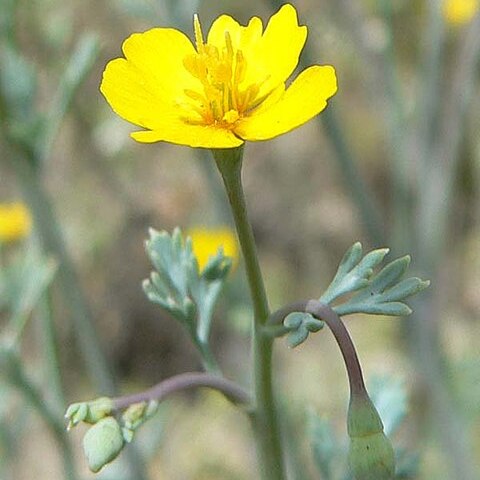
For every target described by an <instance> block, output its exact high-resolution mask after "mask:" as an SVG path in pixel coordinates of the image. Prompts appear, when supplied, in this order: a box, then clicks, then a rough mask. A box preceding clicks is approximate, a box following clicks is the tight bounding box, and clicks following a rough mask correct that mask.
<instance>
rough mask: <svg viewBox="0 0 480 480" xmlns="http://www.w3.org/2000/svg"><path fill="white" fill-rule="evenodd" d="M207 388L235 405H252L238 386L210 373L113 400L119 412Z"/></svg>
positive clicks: (194, 374)
mask: <svg viewBox="0 0 480 480" xmlns="http://www.w3.org/2000/svg"><path fill="white" fill-rule="evenodd" d="M199 387H206V388H212V389H214V390H218V391H219V392H221V393H223V395H225V397H226V398H227V399H228V400H230V401H231V402H232V403H234V404H235V405H243V406H248V405H250V404H251V398H250V395H249V394H248V393H247V392H246V391H245V390H244V389H243V388H242V387H240V386H239V385H238V384H236V383H234V382H232V381H230V380H227V379H226V378H223V377H220V376H218V375H211V374H209V373H197V372H190V373H182V374H180V375H175V376H174V377H171V378H168V379H167V380H164V381H162V382H160V383H157V385H155V386H154V387H152V388H149V389H148V390H145V391H143V392H139V393H135V394H133V395H126V396H123V397H116V398H114V399H112V401H113V404H114V408H115V409H117V410H120V409H124V408H127V407H128V406H130V405H133V404H135V403H141V402H150V401H152V400H156V401H158V402H161V401H162V400H164V399H165V398H166V397H168V396H170V395H172V394H174V393H176V392H180V391H183V390H190V389H192V388H199Z"/></svg>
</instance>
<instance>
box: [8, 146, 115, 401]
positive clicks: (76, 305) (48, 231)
mask: <svg viewBox="0 0 480 480" xmlns="http://www.w3.org/2000/svg"><path fill="white" fill-rule="evenodd" d="M12 154H13V152H12ZM11 163H12V165H13V167H14V168H15V172H16V174H17V178H18V180H19V181H20V183H21V186H22V189H23V193H24V196H25V200H26V202H27V204H28V206H29V208H30V210H31V212H32V215H33V219H34V222H35V227H36V229H37V232H38V236H39V239H40V242H41V244H42V247H43V249H44V251H45V253H46V254H47V255H52V256H53V257H54V258H55V259H56V260H57V261H58V272H57V278H56V280H57V282H56V284H57V285H58V288H59V289H60V290H61V293H62V298H63V299H64V301H65V302H66V304H67V305H68V308H69V310H70V312H71V316H72V327H73V328H74V331H75V334H76V336H77V340H78V342H79V345H80V349H81V352H82V354H83V358H84V361H85V363H86V365H87V368H88V372H89V374H90V375H91V376H92V380H93V381H94V383H95V386H96V388H97V389H98V390H99V391H100V392H102V393H104V394H107V395H112V394H113V393H114V391H115V388H114V382H113V380H112V375H111V372H110V369H109V367H108V365H107V362H106V359H105V358H104V355H103V353H102V349H101V346H100V343H99V340H98V335H97V333H96V331H95V328H94V325H93V320H92V314H91V312H90V309H89V307H88V305H87V302H86V300H85V298H84V296H83V294H82V289H81V287H80V282H79V280H78V277H77V275H76V272H75V270H74V267H73V264H72V261H71V259H70V256H69V254H68V252H67V250H66V247H65V243H64V240H63V235H62V233H61V231H60V226H59V225H58V222H57V219H56V217H55V214H54V212H53V207H52V205H51V202H50V198H49V197H48V194H47V192H45V190H44V189H43V186H42V185H41V180H40V174H39V171H38V170H37V169H36V168H35V167H34V161H30V160H29V159H26V158H24V157H23V156H22V155H15V158H12V162H11Z"/></svg>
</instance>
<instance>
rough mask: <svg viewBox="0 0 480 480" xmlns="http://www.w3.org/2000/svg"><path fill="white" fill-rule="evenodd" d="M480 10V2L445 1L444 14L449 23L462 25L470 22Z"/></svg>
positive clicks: (471, 0)
mask: <svg viewBox="0 0 480 480" xmlns="http://www.w3.org/2000/svg"><path fill="white" fill-rule="evenodd" d="M479 8H480V0H444V4H443V13H444V16H445V19H446V20H447V22H449V23H452V24H456V25H460V24H463V23H467V22H469V21H470V20H471V19H472V18H473V17H474V16H475V14H476V13H477V12H478V9H479Z"/></svg>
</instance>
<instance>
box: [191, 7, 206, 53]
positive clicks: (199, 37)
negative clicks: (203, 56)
mask: <svg viewBox="0 0 480 480" xmlns="http://www.w3.org/2000/svg"><path fill="white" fill-rule="evenodd" d="M193 30H194V32H195V43H196V45H197V52H198V53H203V51H204V45H205V44H204V42H203V33H202V26H201V25H200V20H199V19H198V15H197V14H196V13H195V14H194V15H193Z"/></svg>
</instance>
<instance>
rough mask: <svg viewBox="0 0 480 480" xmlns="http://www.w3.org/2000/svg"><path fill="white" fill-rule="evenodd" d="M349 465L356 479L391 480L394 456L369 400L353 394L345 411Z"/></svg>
mask: <svg viewBox="0 0 480 480" xmlns="http://www.w3.org/2000/svg"><path fill="white" fill-rule="evenodd" d="M348 435H349V436H350V450H349V455H348V456H349V463H350V468H351V470H352V473H353V476H354V478H355V480H393V478H394V477H395V455H394V452H393V448H392V445H391V443H390V441H389V439H388V438H387V436H386V435H385V433H384V432H383V424H382V420H381V419H380V416H379V415H378V412H377V410H376V408H375V406H374V405H373V403H372V401H371V400H370V398H369V397H368V395H367V393H366V392H365V394H364V395H353V396H352V398H351V400H350V406H349V409H348Z"/></svg>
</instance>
